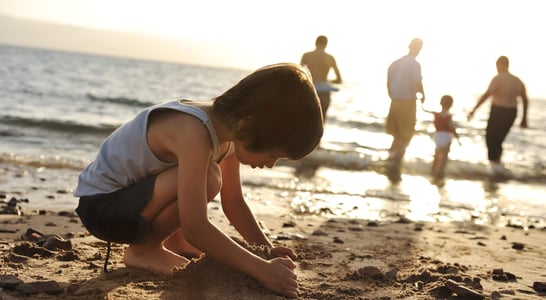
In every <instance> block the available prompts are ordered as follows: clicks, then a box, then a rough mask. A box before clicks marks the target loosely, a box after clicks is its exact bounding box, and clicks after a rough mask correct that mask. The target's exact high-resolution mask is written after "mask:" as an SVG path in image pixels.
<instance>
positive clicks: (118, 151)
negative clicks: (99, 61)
mask: <svg viewBox="0 0 546 300" xmlns="http://www.w3.org/2000/svg"><path fill="white" fill-rule="evenodd" d="M189 103H191V102H189V101H184V102H183V100H180V99H176V100H171V101H168V102H165V103H162V104H158V105H154V106H151V107H148V108H146V109H145V110H143V111H141V112H140V113H138V114H137V115H136V116H135V117H134V118H133V119H131V120H129V121H128V122H126V123H124V124H123V125H122V126H121V127H119V128H117V129H116V130H115V131H114V132H112V133H111V134H110V135H109V136H108V137H107V138H106V139H105V140H104V142H103V143H102V145H101V147H100V149H99V153H98V154H97V157H96V158H95V160H94V161H93V162H91V164H89V165H88V166H87V167H86V168H85V169H84V170H83V171H82V173H81V174H80V176H79V178H78V185H77V187H76V190H75V191H74V196H76V197H81V196H92V195H97V194H104V193H111V192H114V191H117V190H119V189H121V188H123V187H126V186H128V185H131V184H133V183H135V182H138V181H140V180H142V179H144V178H146V177H148V176H150V175H151V174H156V173H158V172H160V171H162V170H164V169H167V168H170V167H172V166H175V165H176V163H168V162H163V161H161V160H159V159H158V158H157V157H156V156H155V155H154V154H153V152H152V150H151V149H150V147H149V145H148V142H147V138H146V129H147V128H148V117H149V116H150V113H151V112H152V111H154V110H157V109H172V110H177V111H180V112H184V113H187V114H190V115H192V116H195V117H197V118H199V119H200V120H201V121H203V124H204V125H205V126H206V128H207V129H208V131H209V133H210V137H211V141H212V147H213V155H212V160H215V161H217V160H220V159H223V158H224V157H225V156H227V155H228V154H230V153H232V151H233V144H232V143H230V145H229V148H228V150H227V151H228V153H223V154H222V156H221V157H220V153H219V147H220V145H219V142H218V137H217V136H216V132H215V130H214V127H213V126H212V122H211V120H210V118H209V116H208V115H207V114H206V113H205V111H203V110H202V109H200V108H198V107H196V106H193V105H191V104H189Z"/></svg>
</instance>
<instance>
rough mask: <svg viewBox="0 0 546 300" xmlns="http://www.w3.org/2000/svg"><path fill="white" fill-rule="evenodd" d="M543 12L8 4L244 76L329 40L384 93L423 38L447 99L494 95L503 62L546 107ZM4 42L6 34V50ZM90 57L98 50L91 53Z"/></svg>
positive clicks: (451, 4) (495, 0)
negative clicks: (397, 63)
mask: <svg viewBox="0 0 546 300" xmlns="http://www.w3.org/2000/svg"><path fill="white" fill-rule="evenodd" d="M543 5H544V4H543V2H542V1H540V0H455V1H447V0H446V1H439V0H412V1H408V0H393V1H389V0H378V1H355V0H337V1H325V0H276V1H256V0H230V1H225V0H192V1H186V0H0V14H3V15H8V16H15V17H19V18H28V19H35V20H40V21H47V22H54V23H62V24H69V25H75V26H80V27H88V28H94V29H102V30H112V31H118V32H132V33H146V34H149V35H154V36H158V37H160V38H162V39H163V40H164V41H171V40H172V41H177V40H181V39H191V40H194V41H195V42H199V43H202V44H203V45H206V46H207V51H201V54H200V55H198V54H195V57H189V56H191V55H185V56H184V57H176V55H174V54H172V53H173V52H176V50H177V49H176V47H187V48H191V46H189V45H185V46H181V45H179V44H175V43H173V45H176V46H173V49H170V50H172V51H170V52H169V51H158V52H157V53H154V52H153V51H152V50H150V49H148V50H149V51H148V52H147V53H146V54H145V55H144V54H142V56H146V58H152V57H150V56H154V55H155V58H157V59H162V60H173V61H184V62H195V63H199V64H211V65H217V66H227V67H236V68H244V69H254V68H257V67H260V66H262V65H266V64H270V63H276V62H281V61H291V62H299V59H300V57H301V55H302V54H303V52H305V51H310V50H313V48H314V41H315V38H316V36H318V35H320V34H323V35H326V36H328V38H329V45H328V47H327V49H326V50H327V52H329V53H331V54H333V55H334V56H335V57H336V59H337V62H338V65H339V67H340V70H341V72H342V75H343V77H345V78H346V79H348V80H362V81H365V82H370V83H374V84H375V83H381V84H383V83H384V81H385V76H384V75H385V72H386V67H387V66H388V64H389V63H390V62H391V61H392V60H394V59H396V58H398V57H400V56H402V55H404V54H406V53H407V44H408V43H409V41H410V40H411V39H412V38H413V37H420V38H422V39H423V40H424V47H423V50H422V52H421V54H420V55H419V57H418V60H419V61H420V62H421V64H422V67H423V75H424V77H425V83H426V84H427V85H429V86H431V85H433V86H435V87H436V88H438V89H440V88H444V87H445V89H446V90H447V89H448V88H456V87H457V86H458V85H459V84H461V82H465V84H467V85H468V84H470V85H475V87H476V89H480V90H481V89H485V88H486V86H485V85H487V84H488V82H489V80H490V79H491V77H492V76H493V75H494V74H495V72H496V70H495V60H496V59H497V57H498V56H499V55H506V56H508V57H509V58H510V61H511V68H510V69H511V71H512V72H513V73H515V74H516V75H518V76H520V77H521V78H522V79H523V80H524V81H525V82H526V84H527V85H528V90H529V94H530V95H533V94H537V95H540V96H541V97H543V98H546V87H544V84H543V75H542V73H543V70H544V69H545V68H546V63H545V61H544V58H543V57H544V53H546V43H544V39H543V35H544V33H543V30H544V29H545V28H546V21H545V18H544V16H543V12H544V10H543ZM1 35H2V29H1V28H0V42H2V39H1ZM66 38H67V39H69V38H70V37H66ZM120 43H121V44H123V41H120ZM149 46H150V45H142V47H134V48H133V49H131V51H132V52H131V53H132V54H134V55H135V56H138V55H139V54H138V53H139V51H144V50H146V49H147V48H150V47H149ZM111 48H114V47H111ZM85 50H86V51H87V52H89V51H93V49H92V47H90V46H89V45H86V49H85ZM112 51H114V50H112ZM113 54H115V53H113ZM169 55H174V56H172V57H171V56H169Z"/></svg>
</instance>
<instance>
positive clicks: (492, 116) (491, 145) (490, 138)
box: [468, 56, 529, 174]
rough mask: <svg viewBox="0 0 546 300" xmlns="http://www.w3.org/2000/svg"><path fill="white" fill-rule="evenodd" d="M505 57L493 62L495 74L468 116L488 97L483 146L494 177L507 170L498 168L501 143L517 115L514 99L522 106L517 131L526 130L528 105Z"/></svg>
mask: <svg viewBox="0 0 546 300" xmlns="http://www.w3.org/2000/svg"><path fill="white" fill-rule="evenodd" d="M508 66H509V61H508V57H506V56H500V57H499V58H498V59H497V72H498V74H497V75H496V76H495V77H493V79H492V80H491V83H489V87H488V88H487V91H486V92H485V93H484V94H483V95H482V96H481V97H480V98H479V99H478V102H477V103H476V105H475V106H474V108H473V109H472V111H471V112H470V113H469V114H468V119H469V120H470V119H471V118H472V116H473V115H474V112H476V110H477V109H478V107H480V105H482V104H483V103H484V102H485V100H487V99H488V98H489V97H490V96H492V98H493V101H492V103H491V110H490V112H489V119H488V121H487V129H486V134H485V140H486V144H487V151H488V159H489V162H490V163H491V168H492V169H493V171H494V172H495V173H496V174H498V173H501V174H506V173H507V172H508V170H506V169H504V168H503V167H502V165H501V163H500V162H501V155H502V143H503V142H504V139H505V138H506V136H507V135H508V132H509V131H510V128H511V127H512V125H513V124H514V121H515V120H516V116H517V112H518V101H517V100H518V98H521V102H522V103H523V116H522V118H521V123H520V127H521V128H527V126H528V124H527V108H528V106H529V101H528V99H527V92H526V90H525V85H524V84H523V82H522V81H521V80H520V79H519V78H518V77H516V76H514V75H512V74H511V73H510V72H509V71H508Z"/></svg>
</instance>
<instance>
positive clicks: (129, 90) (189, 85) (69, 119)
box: [0, 45, 546, 226]
mask: <svg viewBox="0 0 546 300" xmlns="http://www.w3.org/2000/svg"><path fill="white" fill-rule="evenodd" d="M0 61H1V62H2V63H1V64H0V138H1V140H2V142H1V145H0V162H3V163H6V164H12V165H20V166H25V165H31V166H34V167H40V168H47V169H56V170H61V171H62V170H66V172H74V171H79V170H82V169H83V168H84V167H85V166H86V165H87V164H88V163H89V162H90V161H91V160H92V159H93V158H94V156H95V155H96V153H97V150H98V147H99V145H100V143H101V142H102V140H103V139H104V138H105V137H106V136H107V135H108V134H109V133H110V132H111V131H113V130H114V129H115V128H116V127H118V126H119V125H120V124H122V123H123V122H124V121H126V120H128V119H129V118H131V117H132V116H133V115H134V114H136V113H137V112H138V111H140V110H141V109H143V108H144V107H146V106H149V105H152V104H156V103H160V102H162V101H165V100H168V99H171V98H186V99H192V100H198V101H208V100H210V99H211V98H213V97H215V96H217V95H219V94H221V93H222V92H223V91H224V90H226V89H227V88H229V87H230V86H231V85H233V84H235V83H236V82H237V81H238V80H239V79H241V78H242V77H243V76H245V75H246V74H248V73H249V72H250V71H249V70H235V69H223V68H216V67H207V66H196V65H187V64H175V63H168V62H158V61H146V60H136V59H128V58H119V57H106V56H97V55H90V54H81V53H69V52H61V51H53V50H45V49H34V48H23V47H15V46H8V45H0ZM484 88H485V87H484ZM429 91H432V92H428V91H427V94H428V95H435V94H438V95H439V94H440V93H439V91H438V93H436V91H434V90H433V89H432V88H430V89H429ZM480 92H481V91H474V90H470V89H469V90H466V91H461V92H460V94H461V95H464V96H462V97H461V96H460V97H458V98H456V99H455V101H456V103H455V106H454V107H453V110H452V112H453V114H454V120H455V122H456V123H457V126H458V128H459V134H460V135H461V143H462V145H461V146H459V145H457V144H456V143H455V144H454V145H453V146H452V151H451V153H450V161H449V163H448V167H447V178H446V181H445V184H444V185H442V186H438V185H434V184H432V183H431V181H430V179H429V169H430V163H431V161H432V155H433V152H434V144H433V142H432V139H431V136H432V133H433V131H434V126H433V124H432V116H431V115H429V114H427V113H424V112H422V111H419V112H418V125H417V134H416V136H415V137H414V139H413V140H412V142H411V144H410V146H409V148H408V150H407V154H406V159H405V163H404V166H403V169H402V181H401V182H399V183H393V182H390V181H389V180H388V178H387V177H386V176H385V175H384V159H385V158H386V157H387V154H388V153H387V150H388V148H389V146H390V142H391V138H390V136H388V135H386V134H385V133H384V122H385V117H386V115H387V112H388V105H389V100H388V98H387V95H386V91H385V87H384V84H382V86H380V87H378V86H377V85H375V86H373V87H370V84H369V83H364V82H347V83H345V84H344V85H342V86H340V91H339V92H336V93H334V94H333V99H332V105H331V107H330V110H329V111H328V117H327V120H326V131H325V135H324V138H323V140H322V142H321V145H320V148H319V149H317V150H316V151H315V152H314V153H312V154H311V155H310V156H309V157H308V158H307V159H306V161H308V162H312V163H313V164H314V165H315V168H311V169H309V168H307V169H305V170H303V171H302V170H301V168H299V167H298V166H300V165H298V164H294V163H291V162H280V163H279V165H278V166H276V167H275V168H273V169H270V170H253V169H250V168H248V167H243V168H242V172H243V176H244V177H243V184H244V185H247V186H253V187H264V188H267V189H269V190H273V191H276V192H275V198H278V199H281V200H282V201H283V203H287V205H288V206H289V207H290V208H291V209H292V210H293V211H294V212H296V213H299V214H323V215H334V216H345V217H357V218H366V219H374V220H387V219H399V218H407V219H412V220H426V221H450V220H468V219H472V220H475V221H476V222H503V223H504V224H506V223H507V222H510V223H512V224H520V225H522V226H530V225H536V224H542V226H543V224H544V220H545V219H546V206H545V205H544V201H545V200H544V199H545V198H546V185H545V184H544V183H545V182H546V167H545V166H546V157H545V156H543V155H542V153H543V149H545V148H546V95H545V97H543V98H537V99H535V98H533V99H531V104H530V105H531V108H530V111H529V124H530V126H531V128H529V129H526V130H522V129H520V128H518V127H517V126H514V127H513V129H512V131H511V133H510V134H509V136H508V138H507V140H506V142H505V144H504V155H503V161H504V164H505V165H506V166H507V167H508V168H509V169H510V170H511V171H512V173H513V175H514V176H513V178H510V179H507V180H497V179H495V178H494V177H493V176H492V174H491V171H490V169H489V166H488V164H487V158H486V149H485V142H484V128H485V123H486V121H487V112H488V104H487V103H486V104H484V105H483V106H482V108H481V109H480V110H479V111H478V112H477V114H476V116H475V117H474V119H473V120H472V121H467V120H466V113H467V111H468V109H469V108H471V107H472V106H473V105H474V103H475V101H476V99H477V97H478V96H479V93H480ZM438 100H439V97H438ZM437 102H438V101H437V99H434V98H432V99H431V98H430V97H429V98H428V99H427V103H426V105H427V108H429V109H437V108H438V106H437V105H438V103H437ZM516 122H519V117H518V119H517V120H516ZM516 125H517V124H516ZM74 179H75V178H74ZM75 184H76V182H75V181H74V183H73V186H75ZM247 197H248V198H249V201H254V202H259V201H261V199H260V197H259V196H257V195H252V194H248V195H247ZM35 201H38V203H36V202H35V203H34V205H36V206H40V205H41V204H42V203H40V202H41V201H44V202H46V201H48V203H47V206H48V207H59V208H73V207H70V205H72V204H67V203H66V202H62V203H55V200H52V199H37V200H35ZM75 203H76V199H74V202H73V204H74V205H75ZM44 204H45V203H44ZM268 205H275V203H273V204H271V203H269V204H268ZM67 206H68V207H67Z"/></svg>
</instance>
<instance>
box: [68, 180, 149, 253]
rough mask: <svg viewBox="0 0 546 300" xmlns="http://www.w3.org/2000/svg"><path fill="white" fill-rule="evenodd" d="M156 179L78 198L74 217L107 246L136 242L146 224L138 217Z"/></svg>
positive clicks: (146, 228) (144, 229)
mask: <svg viewBox="0 0 546 300" xmlns="http://www.w3.org/2000/svg"><path fill="white" fill-rule="evenodd" d="M156 178H157V175H153V176H150V177H148V178H146V179H144V180H142V181H140V182H137V183H135V184H133V185H130V186H127V187H125V188H122V189H120V190H117V191H115V192H112V193H108V194H99V195H93V196H83V197H80V201H79V204H78V208H76V213H77V214H78V216H79V217H80V219H81V221H82V223H83V225H84V226H85V228H87V230H89V232H90V233H91V234H93V235H94V236H95V237H97V238H99V239H101V240H104V241H109V242H115V243H121V244H131V243H137V242H139V241H140V240H141V239H142V238H143V236H144V234H145V233H146V231H147V230H148V223H147V222H146V221H145V220H144V219H143V218H142V217H141V216H140V213H141V212H142V210H143V209H144V207H145V206H146V204H147V203H148V201H150V199H151V197H152V193H153V191H154V185H155V180H156Z"/></svg>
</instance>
